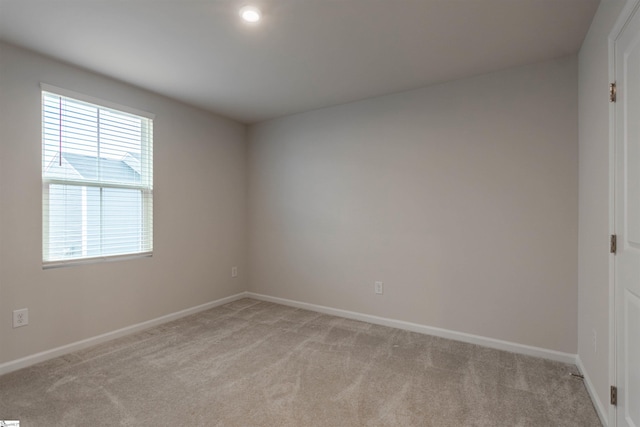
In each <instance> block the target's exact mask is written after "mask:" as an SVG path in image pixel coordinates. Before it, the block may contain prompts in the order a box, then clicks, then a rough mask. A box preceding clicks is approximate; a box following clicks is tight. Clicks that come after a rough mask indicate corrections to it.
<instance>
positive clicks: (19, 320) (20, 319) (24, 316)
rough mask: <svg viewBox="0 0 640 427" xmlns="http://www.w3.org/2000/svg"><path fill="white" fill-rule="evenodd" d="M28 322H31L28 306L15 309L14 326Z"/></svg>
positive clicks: (17, 326)
mask: <svg viewBox="0 0 640 427" xmlns="http://www.w3.org/2000/svg"><path fill="white" fill-rule="evenodd" d="M28 324H29V309H28V308H21V309H20V310H13V327H14V328H19V327H20V326H27V325H28Z"/></svg>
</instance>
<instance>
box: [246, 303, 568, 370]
mask: <svg viewBox="0 0 640 427" xmlns="http://www.w3.org/2000/svg"><path fill="white" fill-rule="evenodd" d="M245 296H246V297H248V298H253V299H257V300H260V301H267V302H273V303H277V304H282V305H288V306H290V307H296V308H302V309H305V310H310V311H315V312H319V313H324V314H330V315H332V316H339V317H345V318H347V319H352V320H360V321H362V322H369V323H373V324H376V325H382V326H389V327H392V328H397V329H404V330H407V331H412V332H417V333H421V334H426V335H435V336H438V337H441V338H447V339H451V340H455V341H462V342H466V343H470V344H477V345H481V346H484V347H490V348H495V349H497V350H504V351H509V352H512V353H518V354H524V355H527V356H534V357H540V358H543V359H549V360H554V361H556V362H563V363H570V364H573V365H575V364H576V356H577V354H572V353H564V352H561V351H557V350H550V349H546V348H542V347H535V346H530V345H525V344H518V343H514V342H511V341H504V340H498V339H495V338H488V337H484V336H481V335H473V334H467V333H465V332H457V331H453V330H450V329H443V328H437V327H434V326H427V325H422V324H419V323H412V322H405V321H403V320H395V319H389V318H386V317H380V316H374V315H371V314H364V313H358V312H355V311H348V310H342V309H339V308H332V307H326V306H322V305H316V304H310V303H306V302H300V301H295V300H290V299H286V298H279V297H272V296H269V295H263V294H258V293H254V292H245Z"/></svg>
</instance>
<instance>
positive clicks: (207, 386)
mask: <svg viewBox="0 0 640 427" xmlns="http://www.w3.org/2000/svg"><path fill="white" fill-rule="evenodd" d="M572 371H573V372H577V371H576V368H575V367H574V366H571V365H566V364H562V363H557V362H551V361H548V360H543V359H537V358H533V357H528V356H522V355H518V354H513V353H508V352H503V351H498V350H492V349H488V348H484V347H479V346H475V345H471V344H465V343H461V342H457V341H451V340H446V339H442V338H437V337H432V336H427V335H421V334H417V333H412V332H407V331H402V330H398V329H393V328H387V327H382V326H377V325H372V324H368V323H363V322H357V321H353V320H348V319H343V318H339V317H334V316H327V315H323V314H319V313H314V312H311V311H306V310H300V309H295V308H291V307H285V306H282V305H277V304H271V303H265V302H259V301H256V300H252V299H242V300H239V301H236V302H233V303H230V304H227V305H224V306H221V307H217V308H214V309H211V310H208V311H205V312H202V313H199V314H196V315H193V316H189V317H186V318H183V319H180V320H177V321H174V322H171V323H167V324H165V325H162V326H159V327H156V328H153V329H149V330H147V331H144V332H141V333H137V334H135V335H131V336H127V337H125V338H121V339H117V340H114V341H111V342H108V343H105V344H103V345H99V346H96V347H92V348H89V349H86V350H83V351H78V352H75V353H72V354H69V355H67V356H63V357H59V358H57V359H53V360H50V361H48V362H44V363H41V364H39V365H36V366H33V367H30V368H26V369H23V370H20V371H16V372H13V373H10V374H7V375H4V376H2V377H0V419H3V417H4V419H18V420H21V424H20V425H21V427H23V426H24V427H32V426H47V427H50V426H64V427H70V426H117V425H121V426H154V427H157V426H225V427H232V426H242V427H251V426H296V427H297V426H302V427H313V426H330V427H348V426H456V427H457V426H509V427H512V426H545V427H546V426H580V427H587V426H600V423H599V421H598V417H597V415H596V413H595V410H594V408H593V405H592V403H591V401H590V400H589V397H588V395H587V392H586V390H585V388H584V385H583V383H582V381H580V380H578V379H575V378H572V377H570V376H569V372H572Z"/></svg>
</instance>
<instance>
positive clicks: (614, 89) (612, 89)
mask: <svg viewBox="0 0 640 427" xmlns="http://www.w3.org/2000/svg"><path fill="white" fill-rule="evenodd" d="M616 95H617V87H616V84H615V83H609V102H616Z"/></svg>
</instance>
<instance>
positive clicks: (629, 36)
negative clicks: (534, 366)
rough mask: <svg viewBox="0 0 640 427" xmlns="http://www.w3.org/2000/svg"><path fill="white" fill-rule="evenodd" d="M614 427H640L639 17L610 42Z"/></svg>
mask: <svg viewBox="0 0 640 427" xmlns="http://www.w3.org/2000/svg"><path fill="white" fill-rule="evenodd" d="M615 70H616V83H617V100H616V104H615V118H616V124H615V131H616V139H615V148H616V163H615V168H616V169H615V177H616V178H615V229H616V233H617V246H618V248H617V255H616V256H615V295H616V296H615V299H616V302H615V303H616V306H615V307H616V370H617V374H616V376H617V378H616V383H617V387H618V406H617V409H616V421H617V426H618V427H628V426H636V427H640V12H638V11H637V9H636V12H635V13H634V14H633V15H632V17H631V19H630V20H629V21H628V22H627V25H626V27H625V28H624V29H623V31H622V33H620V36H619V37H618V38H617V40H616V42H615Z"/></svg>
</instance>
